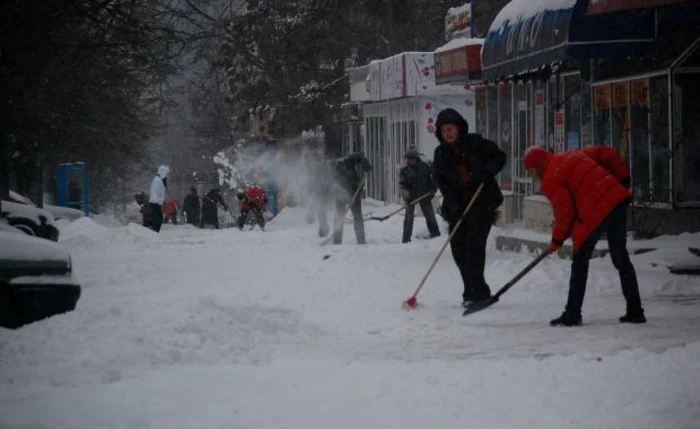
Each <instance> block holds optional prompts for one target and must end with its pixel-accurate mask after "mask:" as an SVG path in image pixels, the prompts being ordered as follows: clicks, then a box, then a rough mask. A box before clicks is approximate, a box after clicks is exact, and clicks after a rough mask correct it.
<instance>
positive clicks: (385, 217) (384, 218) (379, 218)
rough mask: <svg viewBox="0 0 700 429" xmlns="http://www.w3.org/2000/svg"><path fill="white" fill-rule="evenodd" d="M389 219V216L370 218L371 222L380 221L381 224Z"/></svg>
mask: <svg viewBox="0 0 700 429" xmlns="http://www.w3.org/2000/svg"><path fill="white" fill-rule="evenodd" d="M388 218H389V217H388V216H382V217H377V216H372V217H370V218H369V220H378V221H379V222H384V221H385V220H387V219H388Z"/></svg>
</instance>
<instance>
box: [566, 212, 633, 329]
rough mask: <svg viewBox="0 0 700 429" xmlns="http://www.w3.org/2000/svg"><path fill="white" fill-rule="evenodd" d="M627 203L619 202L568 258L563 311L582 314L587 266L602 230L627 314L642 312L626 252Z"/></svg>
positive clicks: (577, 314) (631, 267) (575, 314)
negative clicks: (569, 275)
mask: <svg viewBox="0 0 700 429" xmlns="http://www.w3.org/2000/svg"><path fill="white" fill-rule="evenodd" d="M626 230H627V205H626V204H624V203H623V204H620V205H619V206H617V207H616V208H615V209H614V210H613V211H612V212H610V214H609V215H608V217H606V218H605V220H604V221H603V223H602V224H600V226H599V227H598V229H596V230H595V231H593V233H592V234H591V235H590V237H588V239H587V240H586V241H585V242H584V243H583V245H581V248H580V249H579V250H578V251H577V252H576V253H575V254H574V256H573V258H572V261H571V278H570V281H569V297H568V300H567V302H566V313H568V314H570V315H572V316H580V315H581V307H582V306H583V298H584V296H585V295H586V283H587V281H588V266H589V262H590V259H591V255H592V254H593V250H594V249H595V245H596V243H598V240H600V238H601V237H602V235H603V234H604V233H605V234H606V235H607V238H608V249H609V250H610V258H611V259H612V263H613V265H614V266H615V268H617V272H618V273H619V274H620V284H621V285H622V295H623V296H624V297H625V300H626V301H627V314H637V313H639V312H641V311H642V310H643V309H642V300H641V298H640V297H639V285H638V283H637V273H636V272H635V270H634V266H633V265H632V261H630V255H629V253H628V252H627V232H626Z"/></svg>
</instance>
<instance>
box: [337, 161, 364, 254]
mask: <svg viewBox="0 0 700 429" xmlns="http://www.w3.org/2000/svg"><path fill="white" fill-rule="evenodd" d="M371 169H372V165H371V164H370V163H369V160H368V159H367V158H366V157H365V156H364V155H363V154H362V153H353V154H350V155H348V156H345V157H343V158H340V159H337V160H335V161H333V178H334V185H335V222H334V229H333V244H341V243H342V242H343V227H344V221H345V214H346V211H347V209H348V205H349V209H350V211H351V212H352V225H353V228H354V230H355V238H356V239H357V244H366V243H367V241H366V240H365V223H364V220H363V219H362V198H361V196H360V195H359V193H358V195H357V196H356V198H355V199H354V200H353V199H352V198H353V196H355V194H356V193H357V190H358V189H360V186H363V184H364V183H363V179H364V178H365V175H366V174H367V173H368V172H369V171H370V170H371Z"/></svg>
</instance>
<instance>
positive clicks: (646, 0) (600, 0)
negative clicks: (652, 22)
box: [588, 0, 695, 15]
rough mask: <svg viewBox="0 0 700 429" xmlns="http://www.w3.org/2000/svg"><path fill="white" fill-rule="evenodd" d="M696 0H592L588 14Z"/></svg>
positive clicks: (687, 2) (686, 2) (685, 2)
mask: <svg viewBox="0 0 700 429" xmlns="http://www.w3.org/2000/svg"><path fill="white" fill-rule="evenodd" d="M694 2H695V0H590V3H589V5H588V14H590V15H596V14H601V13H612V12H620V11H625V10H633V9H651V8H657V7H664V6H676V5H681V4H691V3H694Z"/></svg>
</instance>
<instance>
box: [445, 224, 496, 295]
mask: <svg viewBox="0 0 700 429" xmlns="http://www.w3.org/2000/svg"><path fill="white" fill-rule="evenodd" d="M492 224H493V221H489V220H474V221H472V222H467V221H465V222H463V223H462V225H461V226H460V227H459V230H457V233H456V234H455V235H454V236H453V237H452V240H450V249H451V250H452V257H453V258H454V261H455V264H457V268H458V269H459V273H460V274H461V276H462V283H464V292H463V293H462V299H464V300H465V301H469V300H480V299H484V298H489V297H490V296H491V289H490V288H489V285H488V284H487V283H486V279H485V278H484V268H485V266H486V241H487V240H488V237H489V233H490V232H491V225H492ZM453 228H454V224H450V231H452V230H453Z"/></svg>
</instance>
